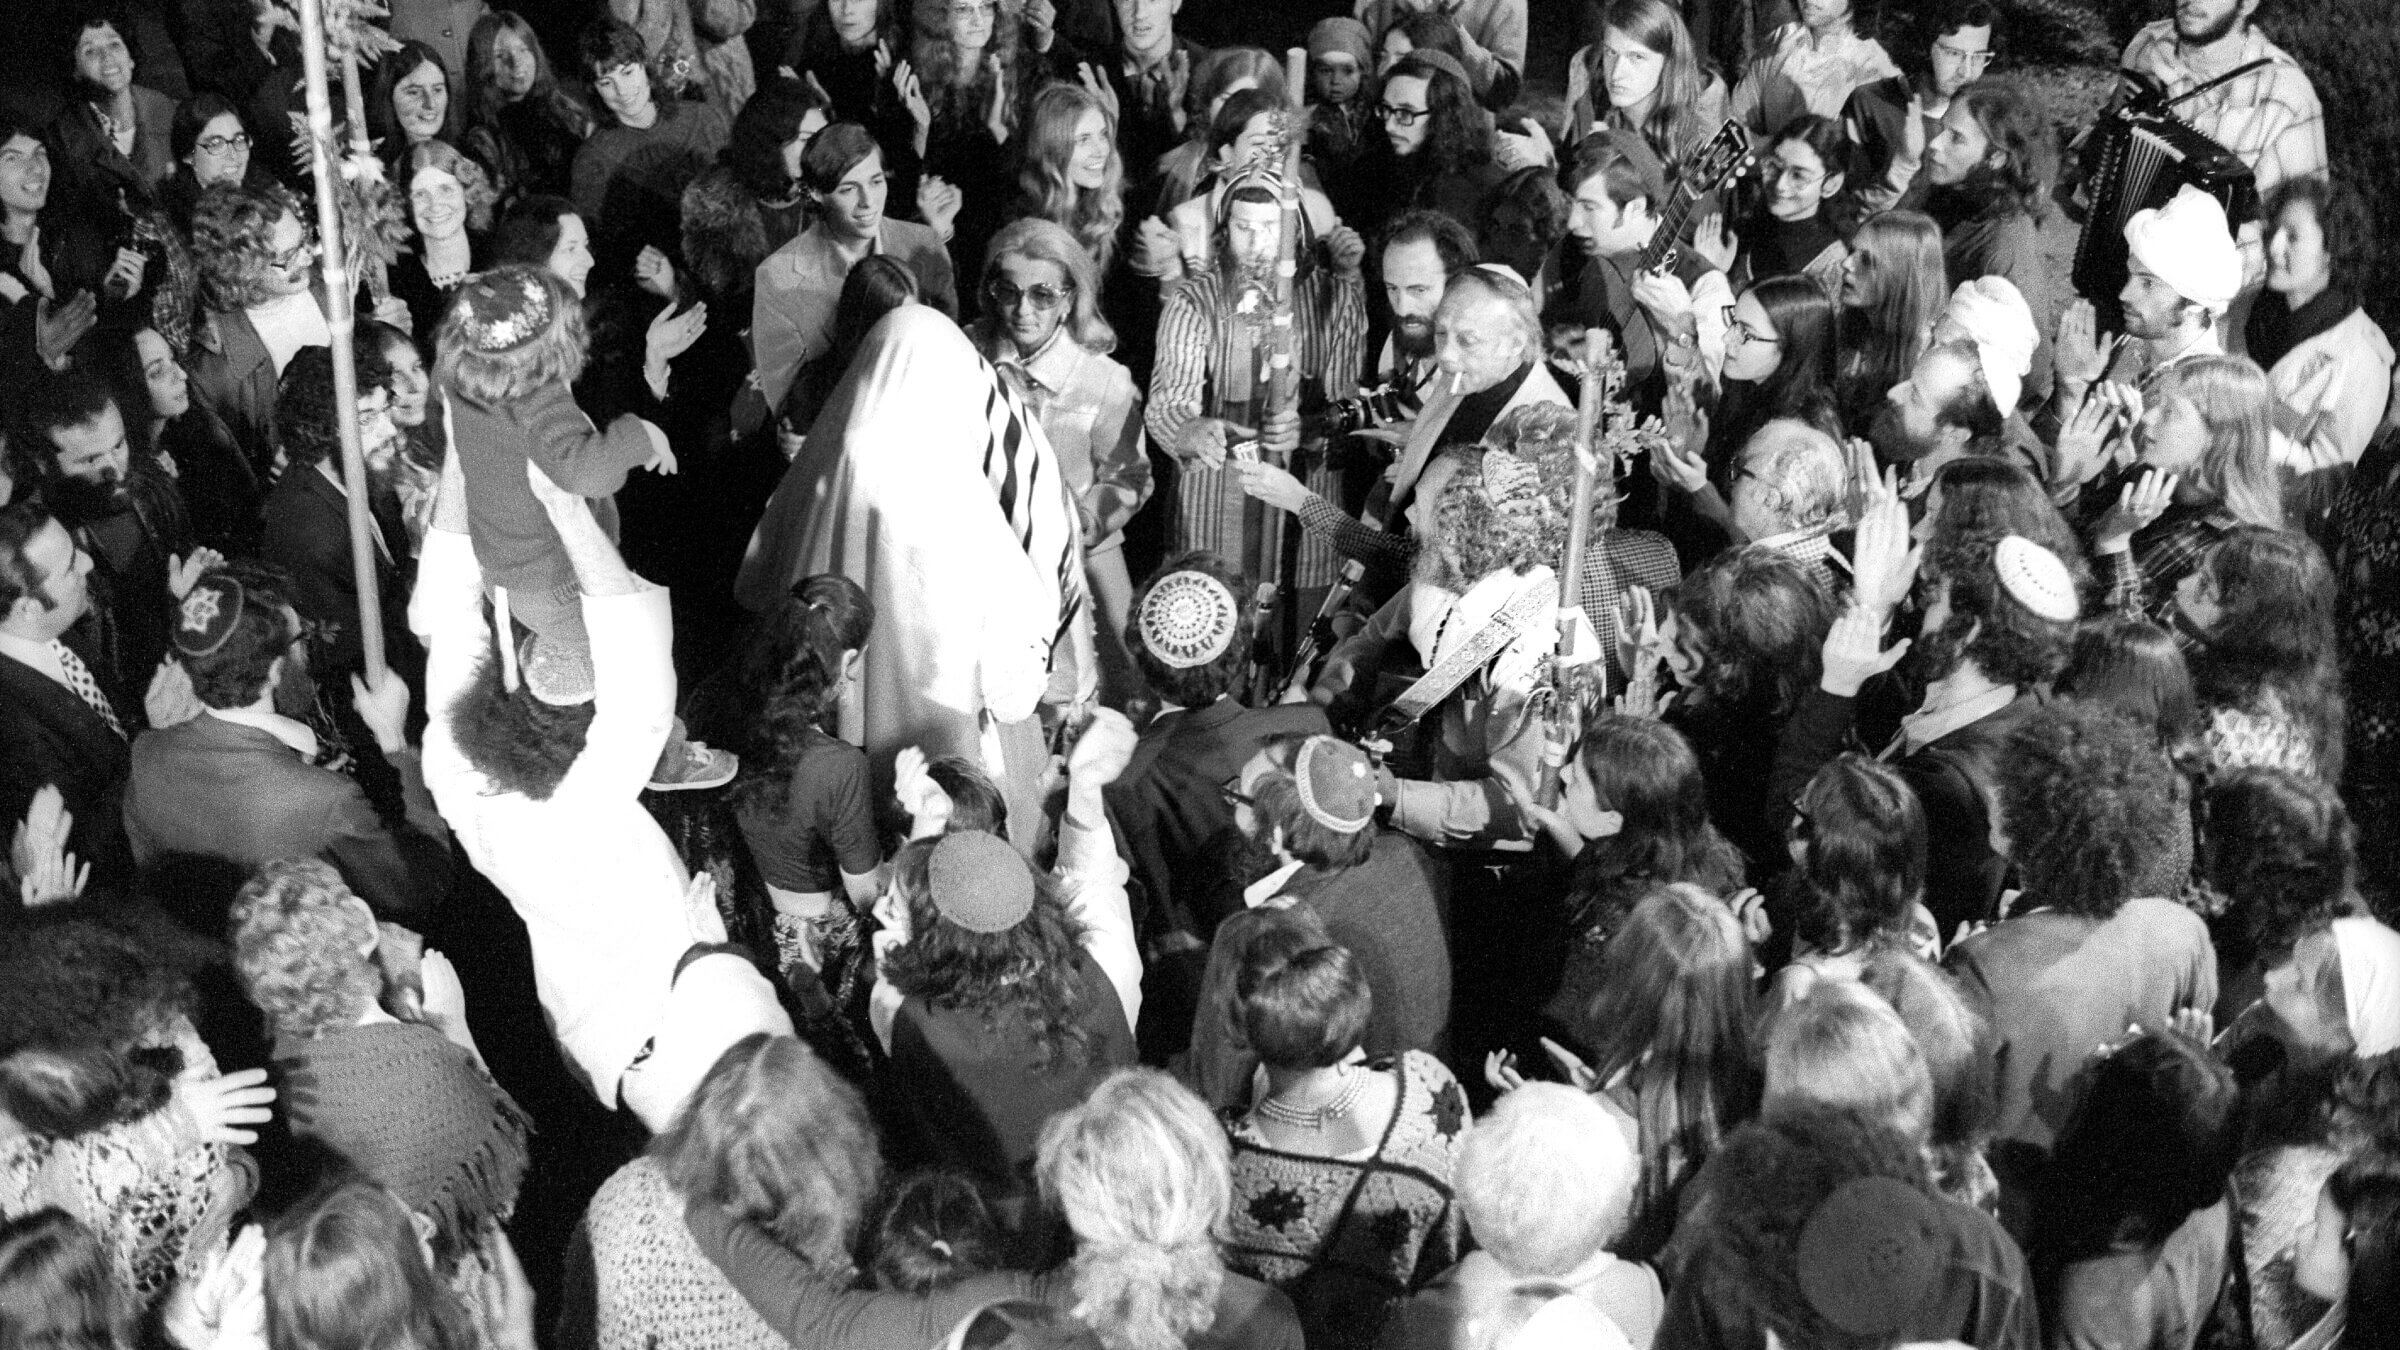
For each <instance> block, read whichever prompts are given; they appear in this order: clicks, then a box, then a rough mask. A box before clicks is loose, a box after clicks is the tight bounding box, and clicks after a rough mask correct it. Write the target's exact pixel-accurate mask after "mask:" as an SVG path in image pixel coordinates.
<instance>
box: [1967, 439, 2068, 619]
mask: <svg viewBox="0 0 2400 1350" xmlns="http://www.w3.org/2000/svg"><path fill="white" fill-rule="evenodd" d="M1933 485H1934V487H1936V488H1938V489H1940V490H1941V494H1942V509H1941V511H1940V513H1939V514H1937V515H1936V516H1935V517H1934V520H1933V538H1932V539H1931V540H1930V541H1929V543H1930V544H1931V545H1932V546H1933V547H1935V548H1939V547H1940V546H1942V545H1944V544H1948V543H1951V542H1953V541H1955V540H1957V539H1960V538H1963V537H1965V536H1967V535H1974V534H1988V535H1993V536H1999V535H2004V534H2021V535H2023V536H2025V537H2026V538H2027V539H2030V540H2032V541H2033V542H2035V543H2037V544H2040V545H2041V546H2042V547H2043V548H2046V549H2048V550H2050V551H2051V552H2052V553H2055V554H2057V555H2058V557H2059V560H2060V561H2061V562H2064V563H2065V564H2066V565H2067V570H2068V571H2070V572H2072V573H2074V574H2075V584H2076V585H2077V586H2084V585H2088V584H2089V571H2090V569H2089V568H2087V567H2086V566H2085V565H2084V558H2083V541H2082V540H2081V539H2080V538H2078V537H2077V536H2076V534H2075V527H2074V526H2072V525H2070V524H2068V523H2067V518H2066V516H2065V515H2063V514H2061V513H2060V511H2059V509H2058V506H2057V504H2056V503H2054V502H2052V501H2051V500H2050V489H2049V488H2048V487H2046V486H2044V485H2043V483H2042V480H2040V479H2039V478H2036V477H2034V476H2033V474H2032V472H2031V471H2030V470H2028V469H2026V468H2025V466H2023V465H2021V464H2018V463H2016V462H2014V461H2012V460H2006V459H2000V458H1997V457H1995V456H1990V455H1968V456H1966V457H1964V458H1961V459H1954V460H1951V461H1950V462H1949V463H1947V464H1945V465H1943V466H1942V467H1941V468H1940V469H1939V470H1937V471H1936V472H1935V473H1934V475H1933Z"/></svg>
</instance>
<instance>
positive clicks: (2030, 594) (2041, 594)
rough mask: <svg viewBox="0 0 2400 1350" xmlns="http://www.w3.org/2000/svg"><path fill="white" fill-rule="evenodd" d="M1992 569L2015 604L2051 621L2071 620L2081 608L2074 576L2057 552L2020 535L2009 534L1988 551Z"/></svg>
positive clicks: (2066, 621)
mask: <svg viewBox="0 0 2400 1350" xmlns="http://www.w3.org/2000/svg"><path fill="white" fill-rule="evenodd" d="M1992 569H1993V570H1994V571H1996V572H1998V573H1999V574H2000V586H2001V589H2003V590H2005V591H2007V592H2008V593H2009V594H2010V595H2012V596H2015V597H2016V600H2017V603H2018V604H2020V605H2023V606H2024V607H2025V608H2027V609H2030V610H2032V611H2033V612H2034V613H2036V614H2038V615H2040V616H2042V617H2043V618H2045V619H2048V620H2050V621H2051V622H2053V623H2073V622H2075V618H2076V616H2077V615H2078V614H2080V613H2081V612H2082V610H2083V606H2082V604H2081V602H2079V601H2078V600H2077V599H2076V598H2075V578H2074V577H2073V576H2072V575H2071V574H2069V573H2068V571H2067V565H2066V564H2065V563H2064V562H2061V561H2059V557H2058V555H2057V554H2055V553H2052V552H2051V551H2050V550H2048V549H2046V548H2043V547H2042V546H2041V545H2040V544H2037V543H2035V542H2033V541H2032V540H2030V539H2027V538H2026V537H2025V536H2023V535H2019V534H2012V535H2010V536H2008V537H2007V538H2005V539H2003V540H2001V541H2000V543H1999V546H1998V547H1996V548H1994V549H1993V550H1992Z"/></svg>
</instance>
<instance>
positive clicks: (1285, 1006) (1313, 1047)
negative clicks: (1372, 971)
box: [1233, 943, 1375, 1069]
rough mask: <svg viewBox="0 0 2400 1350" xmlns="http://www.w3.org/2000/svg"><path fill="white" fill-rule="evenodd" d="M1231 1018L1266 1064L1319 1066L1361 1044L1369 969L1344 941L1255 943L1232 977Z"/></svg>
mask: <svg viewBox="0 0 2400 1350" xmlns="http://www.w3.org/2000/svg"><path fill="white" fill-rule="evenodd" d="M1233 998H1234V1023H1235V1025H1236V1026H1237V1027H1238V1028H1239V1029H1240V1031H1241V1035H1242V1042H1243V1044H1244V1045H1246V1046H1248V1047H1249V1048H1250V1049H1251V1050H1254V1051H1256V1052H1257V1054H1258V1057H1259V1059H1260V1061H1261V1062H1262V1063H1265V1064H1267V1065H1269V1066H1271V1067H1274V1068H1279V1069H1322V1068H1328V1067H1330V1066H1332V1065H1335V1064H1339V1063H1341V1062H1342V1060H1343V1059H1344V1058H1345V1057H1346V1056H1348V1055H1349V1053H1350V1052H1351V1051H1353V1050H1355V1049H1357V1048H1358V1043H1359V1040H1360V1038H1361V1037H1363V1036H1365V1035H1366V1033H1367V1022H1368V1020H1369V1019H1370V1018H1372V1017H1373V1016H1374V1013H1375V991H1374V990H1373V989H1371V988H1369V987H1368V986H1367V973H1366V970H1365V969H1364V968H1363V967H1362V966H1361V965H1360V964H1359V962H1358V959H1357V958H1356V957H1354V956H1352V955H1351V954H1350V949H1349V948H1347V947H1344V946H1342V945H1341V944H1340V943H1327V944H1325V945H1324V946H1319V947H1309V948H1305V949H1303V950H1300V951H1284V950H1279V949H1277V948H1275V947H1272V946H1265V945H1262V946H1257V947H1253V948H1251V950H1250V953H1249V957H1248V959H1246V960H1244V961H1243V962H1242V969H1241V972H1240V973H1239V974H1238V975H1236V976H1235V977H1234V984H1233Z"/></svg>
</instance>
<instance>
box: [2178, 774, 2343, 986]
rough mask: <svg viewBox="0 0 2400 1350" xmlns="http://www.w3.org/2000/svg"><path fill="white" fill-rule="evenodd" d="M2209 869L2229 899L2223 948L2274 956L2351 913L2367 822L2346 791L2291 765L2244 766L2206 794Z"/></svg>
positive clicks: (2243, 958) (2225, 954)
mask: <svg viewBox="0 0 2400 1350" xmlns="http://www.w3.org/2000/svg"><path fill="white" fill-rule="evenodd" d="M2201 803H2202V808H2203V810H2204V811H2205V812H2206V819H2207V828H2206V829H2204V830H2202V831H2201V836H2200V874H2201V876H2203V877H2204V878H2206V879H2207V881H2208V884H2209V887H2210V888H2211V889H2212V890H2214V891H2215V892H2216V893H2217V894H2218V895H2219V896H2221V897H2223V898H2224V900H2225V903H2226V912H2225V922H2224V923H2223V924H2221V925H2218V927H2219V929H2220V930H2221V931H2219V932H2218V933H2217V935H2216V936H2217V955H2218V957H2219V958H2220V959H2222V960H2224V961H2226V962H2227V963H2228V964H2229V966H2230V968H2234V969H2239V968H2240V967H2242V966H2244V965H2249V964H2253V963H2255V964H2258V965H2260V966H2262V967H2263V966H2267V965H2272V964H2274V963H2275V962H2278V961H2280V960H2282V959H2284V957H2286V956H2287V955H2289V954H2290V952H2291V950H2292V947H2293V945H2294V944H2296V943H2298V942H2299V940H2300V937H2301V935H2302V934H2303V933H2307V932H2309V931H2311V930H2313V929H2316V928H2319V927H2322V926H2324V925H2325V924H2326V923H2329V922H2331V921H2332V920H2334V919H2336V918H2339V917H2341V916H2342V915H2344V914H2348V913H2351V912H2352V911H2353V909H2354V907H2355V901H2354V900H2353V898H2352V891H2351V886H2352V884H2353V883H2354V882H2355V881H2356V879H2357V874H2358V831H2357V829H2356V828H2355V827H2354V826H2353V825H2352V824H2351V822H2350V813H2349V811H2348V810H2347V809H2345V808H2344V807H2343V805H2342V799H2341V795H2340V794H2339V793H2337V792H2335V791H2334V790H2333V789H2332V788H2330V787H2328V786H2326V785H2325V784H2324V783H2323V782H2321V781H2319V780H2317V779H2314V778H2304V777H2302V776H2300V775H2298V774H2292V773H2286V772H2284V771H2283V770H2281V769H2236V770H2234V771H2233V772H2231V773H2228V774H2225V775H2223V776H2222V777H2220V778H2218V779H2217V780H2216V781H2215V782H2213V783H2211V784H2210V785H2209V788H2208V793H2207V795H2206V796H2205V797H2203V798H2202V799H2201Z"/></svg>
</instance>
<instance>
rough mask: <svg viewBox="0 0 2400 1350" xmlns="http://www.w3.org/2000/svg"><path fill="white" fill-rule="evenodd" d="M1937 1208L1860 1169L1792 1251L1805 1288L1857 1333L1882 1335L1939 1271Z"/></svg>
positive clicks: (1819, 1307)
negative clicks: (1860, 1172)
mask: <svg viewBox="0 0 2400 1350" xmlns="http://www.w3.org/2000/svg"><path fill="white" fill-rule="evenodd" d="M1945 1245H1946V1243H1945V1242H1944V1240H1943V1227H1942V1221H1941V1214H1940V1212H1939V1211H1938V1210H1937V1209H1935V1207H1934V1203H1933V1201H1932V1200H1931V1199H1929V1198H1927V1196H1926V1195H1925V1194H1924V1192H1922V1191H1919V1190H1918V1189H1917V1188H1916V1187H1914V1186H1911V1185H1909V1184H1908V1183H1907V1182H1904V1181H1898V1180H1895V1179H1893V1178H1891V1177H1860V1178H1858V1179H1857V1180H1855V1181H1850V1182H1846V1183H1844V1184H1843V1185H1842V1186H1841V1187H1840V1188H1839V1189H1837V1190H1836V1191H1834V1193H1833V1194H1831V1195H1829V1196H1827V1197H1825V1200H1824V1202H1823V1203H1821V1204H1819V1205H1818V1206H1817V1208H1816V1211H1815V1212H1814V1213H1812V1214H1810V1215H1809V1216H1808V1222H1807V1223H1805V1224H1802V1225H1801V1227H1800V1241H1799V1244H1798V1246H1797V1248H1796V1249H1795V1251H1794V1252H1793V1259H1794V1265H1795V1267H1796V1269H1797V1273H1798V1275H1799V1279H1800V1293H1801V1296H1802V1297H1804V1298H1806V1299H1807V1300H1808V1305H1809V1306H1810V1307H1811V1308H1814V1309H1815V1310H1816V1312H1817V1315H1818V1316H1820V1317H1822V1318H1824V1319H1825V1320H1826V1321H1828V1322H1831V1323H1832V1324H1833V1325H1835V1326H1837V1327H1839V1328H1841V1329H1842V1330H1844V1331H1846V1332H1849V1333H1850V1334H1851V1335H1853V1336H1867V1337H1876V1338H1884V1337H1889V1336H1891V1335H1892V1334H1893V1333H1895V1332H1897V1331H1899V1330H1900V1328H1902V1327H1903V1326H1906V1325H1907V1324H1908V1321H1909V1319H1910V1318H1911V1317H1912V1316H1914V1315H1915V1313H1916V1311H1917V1309H1918V1308H1919V1307H1921V1306H1923V1304H1924V1302H1925V1297H1926V1295H1927V1294H1929V1293H1931V1292H1932V1289H1933V1285H1934V1281H1935V1279H1936V1277H1937V1276H1939V1275H1940V1273H1941V1265H1942V1249H1943V1247H1944V1246H1945Z"/></svg>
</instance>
